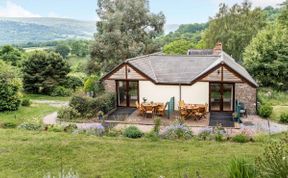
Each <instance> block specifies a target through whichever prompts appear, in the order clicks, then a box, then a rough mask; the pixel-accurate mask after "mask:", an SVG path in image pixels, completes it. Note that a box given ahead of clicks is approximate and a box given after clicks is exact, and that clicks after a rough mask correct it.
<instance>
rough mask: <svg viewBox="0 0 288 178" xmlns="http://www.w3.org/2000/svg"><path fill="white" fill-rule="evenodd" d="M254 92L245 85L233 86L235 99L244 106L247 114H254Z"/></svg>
mask: <svg viewBox="0 0 288 178" xmlns="http://www.w3.org/2000/svg"><path fill="white" fill-rule="evenodd" d="M256 90H257V89H256V88H253V87H251V86H250V85H248V84H247V83H236V84H235V99H236V100H238V101H240V102H242V103H244V104H245V107H246V109H247V112H248V114H256V102H257V101H256V100H257V91H256Z"/></svg>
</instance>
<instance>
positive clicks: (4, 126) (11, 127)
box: [0, 122, 17, 129]
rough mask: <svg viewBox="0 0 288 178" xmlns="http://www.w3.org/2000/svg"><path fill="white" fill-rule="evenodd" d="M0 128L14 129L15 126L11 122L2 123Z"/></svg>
mask: <svg viewBox="0 0 288 178" xmlns="http://www.w3.org/2000/svg"><path fill="white" fill-rule="evenodd" d="M0 127H1V128H3V129H14V128H16V127H17V124H15V123H13V122H4V123H2V124H0Z"/></svg>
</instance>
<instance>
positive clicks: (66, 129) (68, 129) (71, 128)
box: [63, 124, 77, 133]
mask: <svg viewBox="0 0 288 178" xmlns="http://www.w3.org/2000/svg"><path fill="white" fill-rule="evenodd" d="M76 129H77V125H76V124H69V125H67V126H65V127H64V129H63V130H64V132H68V133H72V132H73V131H75V130H76Z"/></svg>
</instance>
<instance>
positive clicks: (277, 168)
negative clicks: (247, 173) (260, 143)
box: [256, 134, 288, 178]
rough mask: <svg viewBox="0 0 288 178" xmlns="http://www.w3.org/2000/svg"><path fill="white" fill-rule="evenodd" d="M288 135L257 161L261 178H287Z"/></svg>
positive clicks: (271, 145)
mask: <svg viewBox="0 0 288 178" xmlns="http://www.w3.org/2000/svg"><path fill="white" fill-rule="evenodd" d="M287 136H288V134H286V135H285V138H284V139H283V140H281V141H278V142H274V143H271V144H270V145H268V146H267V147H266V148H265V151H264V153H263V155H261V156H259V157H258V158H257V160H256V166H257V168H258V171H259V177H262V178H270V177H275V178H276V177H277V178H278V177H279V178H287V175H288V159H287V155H288V139H287V138H288V137H287Z"/></svg>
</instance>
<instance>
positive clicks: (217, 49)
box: [213, 41, 222, 55]
mask: <svg viewBox="0 0 288 178" xmlns="http://www.w3.org/2000/svg"><path fill="white" fill-rule="evenodd" d="M221 52H222V43H221V42H219V41H218V42H217V43H216V45H215V47H214V48H213V55H218V54H220V53H221Z"/></svg>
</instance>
